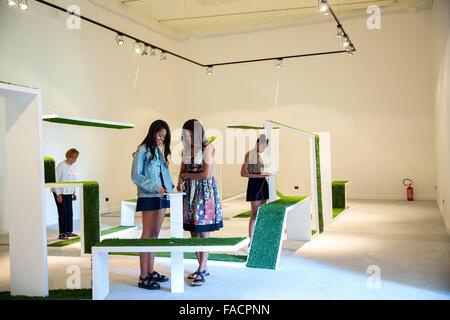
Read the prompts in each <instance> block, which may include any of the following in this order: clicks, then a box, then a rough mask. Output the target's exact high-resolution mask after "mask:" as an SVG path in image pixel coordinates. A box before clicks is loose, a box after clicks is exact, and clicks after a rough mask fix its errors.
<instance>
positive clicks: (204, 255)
mask: <svg viewBox="0 0 450 320" xmlns="http://www.w3.org/2000/svg"><path fill="white" fill-rule="evenodd" d="M198 237H199V238H209V232H201V233H198ZM208 256H209V252H198V257H199V258H198V260H199V263H198V270H199V271H200V272H203V271H205V270H206V268H207V267H206V263H207V262H208Z"/></svg>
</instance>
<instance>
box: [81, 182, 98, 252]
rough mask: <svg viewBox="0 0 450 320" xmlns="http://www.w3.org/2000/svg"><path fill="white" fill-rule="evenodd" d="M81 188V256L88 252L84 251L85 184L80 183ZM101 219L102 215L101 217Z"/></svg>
mask: <svg viewBox="0 0 450 320" xmlns="http://www.w3.org/2000/svg"><path fill="white" fill-rule="evenodd" d="M79 186H80V189H79V192H78V193H79V194H78V200H79V201H80V246H81V248H80V254H81V256H83V255H84V254H86V252H85V251H84V194H83V192H84V189H83V184H80V185H79ZM99 219H100V217H99ZM99 228H100V224H99Z"/></svg>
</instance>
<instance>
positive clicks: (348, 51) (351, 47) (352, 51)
mask: <svg viewBox="0 0 450 320" xmlns="http://www.w3.org/2000/svg"><path fill="white" fill-rule="evenodd" d="M345 51H347V53H348V55H349V56H352V55H353V53H354V52H355V47H354V46H353V44H352V43H350V46H349V47H348V48H347V49H346V50H345Z"/></svg>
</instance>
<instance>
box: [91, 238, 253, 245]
mask: <svg viewBox="0 0 450 320" xmlns="http://www.w3.org/2000/svg"><path fill="white" fill-rule="evenodd" d="M244 239H246V238H242V237H239V238H161V239H105V240H103V241H101V242H100V243H98V244H96V247H128V246H129V247H158V246H234V245H236V244H238V243H239V242H241V241H243V240H244Z"/></svg>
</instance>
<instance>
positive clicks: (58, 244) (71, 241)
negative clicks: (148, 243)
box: [47, 226, 134, 248]
mask: <svg viewBox="0 0 450 320" xmlns="http://www.w3.org/2000/svg"><path fill="white" fill-rule="evenodd" d="M130 228H134V227H133V226H118V227H113V228H109V229H106V230H101V231H100V235H102V236H106V235H108V234H111V233H115V232H119V231H123V230H126V229H130ZM78 242H80V237H75V238H72V239H69V240H61V241H56V242H52V243H50V244H48V245H47V247H57V248H60V247H65V246H68V245H71V244H74V243H78Z"/></svg>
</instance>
